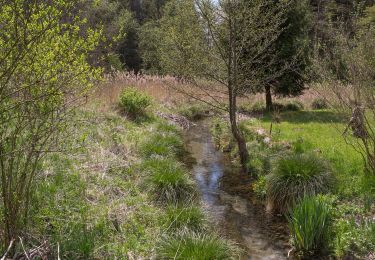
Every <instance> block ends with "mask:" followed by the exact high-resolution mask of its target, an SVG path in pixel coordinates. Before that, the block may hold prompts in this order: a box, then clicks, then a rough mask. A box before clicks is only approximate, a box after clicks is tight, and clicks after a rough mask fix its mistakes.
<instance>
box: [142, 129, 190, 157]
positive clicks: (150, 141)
mask: <svg viewBox="0 0 375 260" xmlns="http://www.w3.org/2000/svg"><path fill="white" fill-rule="evenodd" d="M139 151H140V153H141V155H142V156H144V157H146V158H150V157H152V156H164V157H175V156H177V157H181V156H182V155H183V154H184V147H183V142H182V140H181V137H180V136H178V135H176V134H175V133H173V132H159V131H157V130H156V132H155V133H151V134H150V135H149V136H148V137H146V138H145V139H144V141H143V142H142V143H141V144H140V147H139Z"/></svg>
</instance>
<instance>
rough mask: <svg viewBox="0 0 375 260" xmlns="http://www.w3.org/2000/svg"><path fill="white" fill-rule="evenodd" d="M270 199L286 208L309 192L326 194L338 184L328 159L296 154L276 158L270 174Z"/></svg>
mask: <svg viewBox="0 0 375 260" xmlns="http://www.w3.org/2000/svg"><path fill="white" fill-rule="evenodd" d="M267 177H268V179H267V198H268V200H269V202H270V203H271V205H273V206H274V207H276V208H277V209H279V210H281V211H285V210H286V209H288V207H290V206H292V205H293V204H294V203H295V202H297V201H299V200H300V199H302V198H303V197H304V196H305V195H310V196H312V195H316V194H318V193H326V192H328V191H329V189H330V188H331V187H332V186H333V184H334V176H333V174H332V172H331V169H330V167H329V166H328V164H327V162H326V161H324V160H322V159H321V158H319V157H317V156H316V155H315V154H292V155H288V156H285V157H282V158H280V159H279V160H277V161H276V164H275V165H274V167H273V169H272V171H271V174H270V175H268V176H267Z"/></svg>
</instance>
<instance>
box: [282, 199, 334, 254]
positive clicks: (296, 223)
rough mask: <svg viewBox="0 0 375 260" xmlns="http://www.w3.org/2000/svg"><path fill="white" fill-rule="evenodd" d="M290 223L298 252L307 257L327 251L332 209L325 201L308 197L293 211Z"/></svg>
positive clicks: (289, 217)
mask: <svg viewBox="0 0 375 260" xmlns="http://www.w3.org/2000/svg"><path fill="white" fill-rule="evenodd" d="M288 223H289V229H290V233H291V236H292V244H293V246H294V248H295V249H296V250H297V252H299V253H301V254H303V255H304V256H306V255H314V254H316V253H319V252H320V251H322V250H323V249H325V247H326V245H327V244H328V243H327V242H328V239H329V232H330V207H329V205H327V204H326V203H325V202H324V200H323V199H321V198H320V197H309V196H306V197H305V198H304V199H303V200H302V201H301V202H300V203H299V204H297V205H296V206H295V207H294V208H293V209H292V210H291V212H290V215H289V216H288Z"/></svg>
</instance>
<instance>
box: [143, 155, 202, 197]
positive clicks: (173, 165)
mask: <svg viewBox="0 0 375 260" xmlns="http://www.w3.org/2000/svg"><path fill="white" fill-rule="evenodd" d="M143 168H144V169H145V170H146V171H147V172H149V173H150V176H148V184H149V185H150V189H151V191H152V193H153V194H154V195H155V198H156V199H157V200H158V201H161V202H179V201H188V200H189V199H192V197H194V195H195V189H194V183H193V181H192V180H191V179H190V178H189V176H188V173H187V171H186V170H185V168H184V167H183V166H182V165H180V164H179V163H177V162H176V161H175V160H174V159H171V158H153V159H150V160H147V161H145V162H144V163H143Z"/></svg>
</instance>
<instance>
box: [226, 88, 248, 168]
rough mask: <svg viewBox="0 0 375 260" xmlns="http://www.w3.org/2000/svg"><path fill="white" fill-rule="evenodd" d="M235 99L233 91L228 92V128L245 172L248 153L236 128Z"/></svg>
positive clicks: (243, 139)
mask: <svg viewBox="0 0 375 260" xmlns="http://www.w3.org/2000/svg"><path fill="white" fill-rule="evenodd" d="M236 99H237V97H236V95H235V94H234V93H233V90H230V91H229V119H230V127H231V131H232V134H233V137H234V139H236V142H237V145H238V153H239V156H240V161H241V165H242V168H243V170H244V171H245V172H247V170H248V169H247V162H248V161H249V152H248V151H247V147H246V140H245V138H244V137H243V135H242V133H241V131H240V130H239V129H238V126H237V118H236V107H237V104H236V101H237V100H236Z"/></svg>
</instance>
